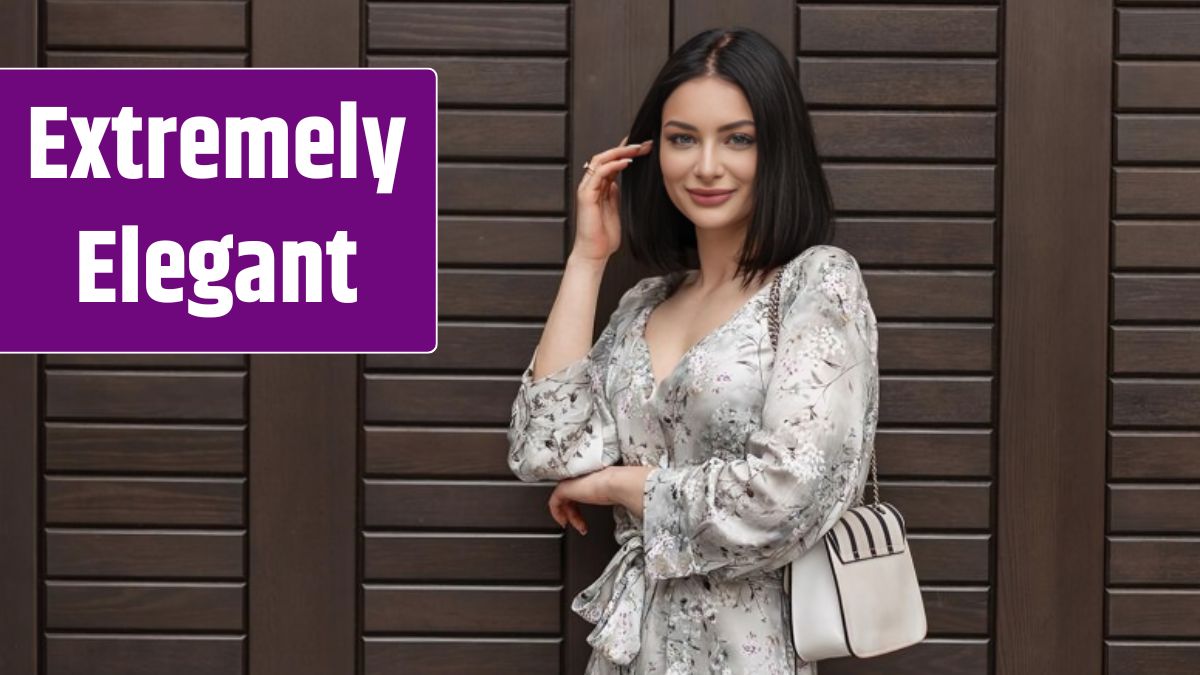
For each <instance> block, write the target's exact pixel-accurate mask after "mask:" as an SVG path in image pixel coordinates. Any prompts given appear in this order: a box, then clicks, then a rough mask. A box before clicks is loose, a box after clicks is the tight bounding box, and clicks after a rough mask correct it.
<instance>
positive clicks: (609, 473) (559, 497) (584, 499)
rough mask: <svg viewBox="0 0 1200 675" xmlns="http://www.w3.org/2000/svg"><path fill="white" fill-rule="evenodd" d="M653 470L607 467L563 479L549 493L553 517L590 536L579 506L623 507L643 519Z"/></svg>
mask: <svg viewBox="0 0 1200 675" xmlns="http://www.w3.org/2000/svg"><path fill="white" fill-rule="evenodd" d="M652 470H653V467H648V466H608V467H605V468H603V469H601V470H599V471H595V472H593V473H589V474H585V475H583V476H578V477H576V478H566V479H564V480H561V481H559V483H558V485H557V486H555V488H554V492H552V493H550V503H549V506H550V515H551V517H553V518H554V521H555V522H557V523H558V524H559V525H560V526H562V527H566V526H567V523H568V522H569V523H571V525H573V526H575V529H576V530H579V533H580V534H587V523H586V522H585V521H584V520H583V515H582V514H581V513H580V512H579V504H594V505H597V506H611V505H613V504H621V505H622V506H624V507H625V508H627V509H629V510H630V511H631V512H632V513H633V515H634V516H636V517H638V518H640V517H641V515H642V503H641V502H642V491H643V486H644V485H645V484H646V475H647V474H649V473H650V471H652Z"/></svg>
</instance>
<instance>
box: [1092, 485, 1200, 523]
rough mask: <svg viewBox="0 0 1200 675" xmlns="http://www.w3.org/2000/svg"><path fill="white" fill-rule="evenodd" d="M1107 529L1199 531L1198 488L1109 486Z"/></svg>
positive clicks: (1194, 486)
mask: <svg viewBox="0 0 1200 675" xmlns="http://www.w3.org/2000/svg"><path fill="white" fill-rule="evenodd" d="M1108 509H1109V523H1110V525H1109V527H1110V531H1111V532H1113V533H1121V532H1195V531H1197V530H1200V485H1110V486H1109V488H1108Z"/></svg>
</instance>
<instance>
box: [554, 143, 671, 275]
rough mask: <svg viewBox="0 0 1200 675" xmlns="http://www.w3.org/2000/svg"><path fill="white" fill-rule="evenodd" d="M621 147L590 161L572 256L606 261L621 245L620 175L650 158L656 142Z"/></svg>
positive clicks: (580, 197)
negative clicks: (636, 160)
mask: <svg viewBox="0 0 1200 675" xmlns="http://www.w3.org/2000/svg"><path fill="white" fill-rule="evenodd" d="M627 139H628V136H627V137H625V138H623V139H621V145H618V146H617V147H615V148H610V149H608V150H605V151H604V152H601V153H600V154H598V155H595V156H594V157H592V158H591V159H590V160H589V161H588V167H589V168H590V169H591V170H590V171H585V173H584V176H583V180H581V181H580V182H579V188H578V189H577V190H576V191H575V245H574V248H573V249H572V251H571V255H572V256H579V257H583V258H587V259H590V260H597V261H606V260H608V257H609V256H611V255H612V254H613V253H615V252H616V250H617V248H618V247H620V245H621V220H620V215H619V210H618V206H619V204H620V199H619V197H620V195H619V192H618V190H619V187H618V185H617V174H618V173H619V172H620V171H621V169H624V168H625V167H627V166H629V164H630V163H631V162H632V161H633V160H634V158H636V157H639V156H644V155H648V154H649V153H650V150H651V148H652V147H653V143H654V141H653V140H647V141H645V142H643V143H641V144H637V145H625V141H626V140H627Z"/></svg>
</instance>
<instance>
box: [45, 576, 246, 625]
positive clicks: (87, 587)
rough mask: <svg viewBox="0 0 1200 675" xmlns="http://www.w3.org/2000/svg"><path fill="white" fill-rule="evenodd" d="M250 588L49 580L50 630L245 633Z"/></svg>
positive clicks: (47, 611) (233, 585) (47, 591)
mask: <svg viewBox="0 0 1200 675" xmlns="http://www.w3.org/2000/svg"><path fill="white" fill-rule="evenodd" d="M245 586H246V585H245V584H241V583H236V584H230V583H223V584H216V583H206V584H193V583H112V582H77V581H47V582H46V627H47V628H49V629H73V630H85V629H110V630H157V631H170V630H212V631H240V630H243V629H244V623H243V621H242V611H243V597H244V595H245Z"/></svg>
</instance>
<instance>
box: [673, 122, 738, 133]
mask: <svg viewBox="0 0 1200 675" xmlns="http://www.w3.org/2000/svg"><path fill="white" fill-rule="evenodd" d="M747 124H749V125H753V124H754V120H738V121H736V122H730V123H729V124H722V125H721V126H719V127H717V131H718V132H720V131H728V130H729V129H736V128H738V127H741V126H745V125H747ZM663 126H664V127H670V126H676V127H679V128H681V129H687V130H688V131H700V130H699V129H697V128H696V127H694V126H692V125H690V124H688V123H687V122H680V121H678V120H669V121H668V122H667V123H666V124H664V125H663Z"/></svg>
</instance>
